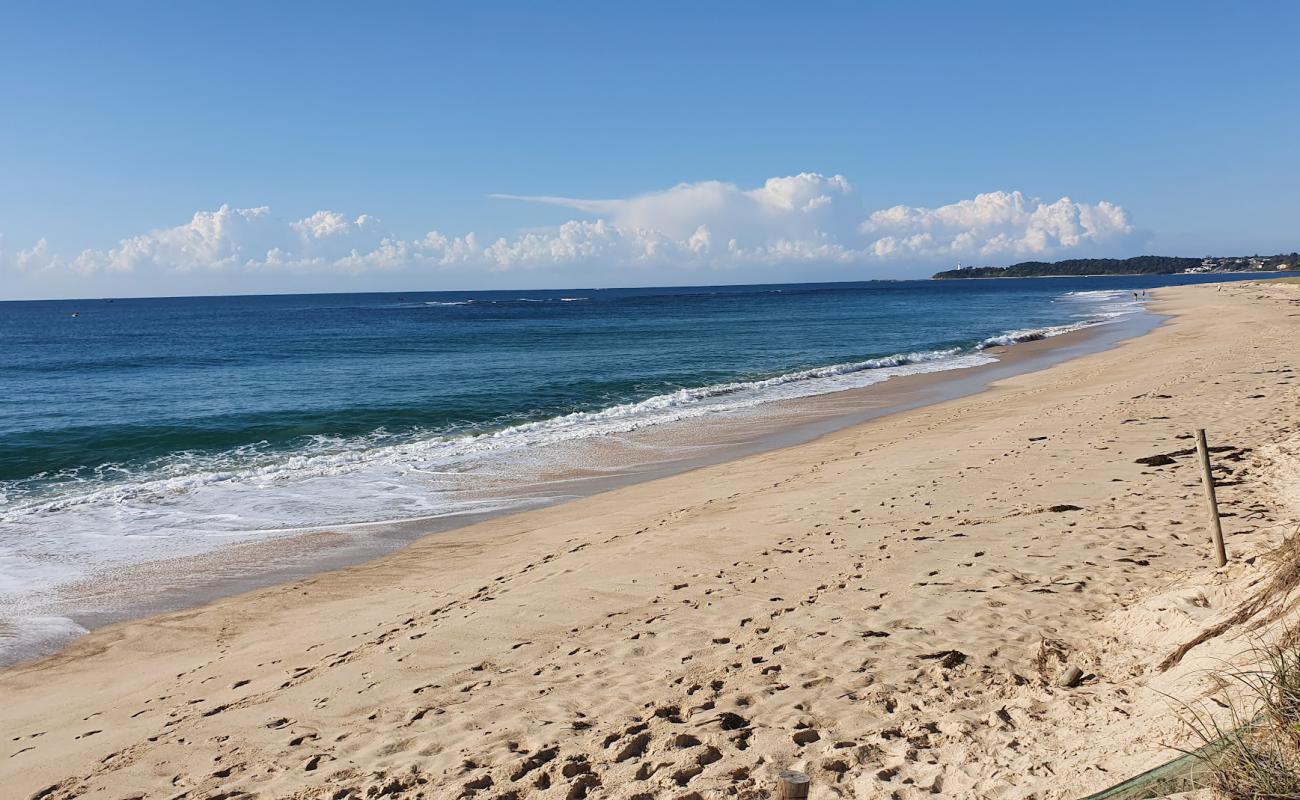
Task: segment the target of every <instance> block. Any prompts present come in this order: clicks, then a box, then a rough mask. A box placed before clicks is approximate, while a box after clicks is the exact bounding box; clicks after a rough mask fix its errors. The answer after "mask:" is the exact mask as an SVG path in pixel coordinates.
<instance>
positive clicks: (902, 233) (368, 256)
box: [0, 173, 1135, 295]
mask: <svg viewBox="0 0 1300 800" xmlns="http://www.w3.org/2000/svg"><path fill="white" fill-rule="evenodd" d="M495 196H496V197H499V198H502V199H507V200H517V201H527V202H536V203H545V204H550V205H556V206H562V207H565V208H569V209H572V210H573V211H574V212H575V217H576V218H575V219H572V220H570V221H568V222H565V223H564V224H562V225H559V226H555V227H552V228H546V229H542V230H533V231H530V232H524V233H519V234H516V235H513V236H506V237H500V238H496V239H493V240H488V239H483V238H482V237H480V236H479V235H476V234H475V233H472V232H471V233H465V234H460V235H453V234H447V233H443V232H440V231H438V230H431V231H429V232H427V233H424V234H423V235H420V236H417V237H402V236H399V235H396V234H394V233H392V232H390V231H388V230H386V229H385V227H384V225H383V224H382V222H381V221H380V220H379V219H378V218H376V217H374V216H371V215H369V214H359V215H356V216H353V215H348V214H343V213H340V212H338V211H331V210H321V211H317V212H315V213H313V214H310V215H308V216H306V217H303V218H300V219H292V218H290V219H284V218H282V217H279V216H277V215H275V214H273V213H272V211H271V209H269V208H266V207H257V208H232V207H229V206H222V207H221V208H218V209H216V210H215V211H200V212H197V213H195V214H194V215H193V216H192V217H191V218H190V219H189V221H188V222H185V223H183V224H180V225H176V226H174V227H170V228H162V229H158V230H154V231H150V232H147V233H143V234H138V235H134V236H130V237H127V238H124V239H122V240H120V241H119V242H118V243H117V244H116V245H114V246H110V247H107V248H103V249H87V250H84V251H82V252H80V253H75V254H71V255H65V254H62V253H59V252H58V251H57V250H56V249H55V248H54V247H53V246H52V245H51V244H50V243H49V242H47V241H46V240H44V239H40V240H38V241H37V242H36V244H34V245H32V246H31V247H28V248H26V249H20V250H17V251H6V250H5V249H4V240H3V239H0V278H5V276H8V278H6V282H12V281H13V280H14V279H16V278H17V277H22V278H23V279H24V280H25V281H26V283H27V284H29V285H31V286H37V285H39V284H41V282H42V281H49V282H51V283H54V282H55V278H56V277H57V276H64V277H65V278H69V280H71V277H69V276H75V277H80V278H93V277H98V278H99V279H101V280H102V281H108V280H109V279H110V278H111V277H112V276H128V275H133V276H137V277H139V276H154V278H155V279H156V282H157V283H159V284H160V285H163V286H168V283H167V282H168V281H171V282H173V283H175V284H177V290H178V291H179V290H183V289H184V284H185V277H186V276H195V275H220V276H223V280H226V281H227V283H228V284H229V285H235V284H238V283H239V281H240V280H241V278H240V276H252V277H249V278H248V281H249V283H250V288H256V286H257V285H260V284H257V280H256V276H266V275H275V276H279V277H278V280H280V281H281V283H278V284H276V285H277V286H282V285H292V281H291V280H290V279H291V278H292V276H303V275H310V276H316V277H317V278H320V277H321V276H331V275H332V276H346V275H364V274H369V273H383V274H393V273H410V275H411V276H412V277H411V280H415V279H417V278H419V277H420V276H430V277H429V280H428V281H424V282H423V285H429V284H430V282H432V283H433V286H432V288H436V276H438V275H440V274H447V273H455V274H457V275H459V276H461V277H462V280H461V281H460V282H461V283H462V284H464V283H466V282H472V275H474V274H480V275H486V274H493V273H501V272H512V271H520V270H528V271H550V272H553V273H554V277H555V280H557V281H559V282H561V283H563V282H566V281H569V282H571V281H577V280H583V281H586V280H591V281H593V282H600V283H602V285H605V282H604V281H602V280H598V279H599V278H600V276H602V275H604V276H608V275H609V274H611V273H614V272H617V271H619V270H624V271H626V270H629V269H631V270H637V269H641V270H643V271H645V270H658V271H659V272H658V273H655V274H656V275H658V276H663V275H665V274H667V275H676V276H681V275H682V273H683V271H689V270H719V269H729V270H734V271H737V274H736V275H735V278H736V279H738V280H744V279H746V276H745V275H744V274H741V272H742V271H743V270H744V269H745V268H746V267H753V268H755V269H758V270H760V272H757V273H755V274H761V275H762V276H763V277H783V278H785V279H792V280H797V279H799V278H800V277H802V273H801V272H800V269H802V268H801V267H800V265H811V264H816V265H820V266H821V267H823V268H825V269H823V270H822V271H821V272H819V273H817V274H818V277H820V278H827V277H834V273H833V272H829V273H828V272H826V271H825V270H826V269H835V268H839V269H846V268H848V267H852V268H854V271H853V272H852V273H847V272H846V274H845V275H844V276H845V277H854V278H858V277H863V276H864V274H869V273H866V272H864V271H865V270H871V269H874V270H876V271H877V274H881V273H882V272H883V271H884V270H885V269H886V268H898V267H899V266H900V265H902V266H905V265H914V266H917V267H919V266H934V265H945V266H946V265H948V264H950V263H951V262H952V261H954V260H958V259H960V260H966V261H979V262H981V263H999V262H1008V261H1014V260H1024V259H1026V258H1036V259H1037V258H1051V257H1065V256H1068V255H1074V254H1077V255H1100V254H1115V253H1116V252H1117V251H1119V250H1120V249H1121V248H1123V247H1125V246H1129V245H1132V244H1133V238H1134V236H1135V229H1134V227H1133V225H1132V224H1131V222H1130V221H1129V218H1128V214H1127V213H1126V212H1125V211H1124V209H1122V208H1121V207H1119V206H1117V205H1115V204H1113V203H1110V202H1107V201H1101V202H1097V203H1091V204H1090V203H1079V202H1076V201H1074V200H1071V199H1070V198H1068V197H1062V198H1060V199H1058V200H1055V201H1052V202H1043V201H1041V200H1038V199H1035V198H1030V197H1026V196H1025V195H1023V194H1021V193H1020V192H1014V191H1013V192H1004V191H997V192H989V193H986V194H980V195H977V196H976V197H974V198H971V199H967V200H960V201H958V202H954V203H950V204H947V205H940V206H935V207H932V208H924V207H913V206H905V205H898V206H893V207H891V208H885V209H881V210H878V211H868V210H867V209H865V208H864V207H863V204H862V202H861V199H860V198H859V197H858V195H857V193H856V192H855V191H854V189H853V187H852V185H850V183H849V181H848V180H847V179H846V178H844V177H843V176H841V175H821V174H817V173H800V174H798V175H789V176H785V177H775V178H769V179H768V180H766V181H764V182H763V184H762V185H760V186H757V187H754V188H748V189H746V188H741V187H739V186H737V185H735V184H733V183H726V182H721V181H702V182H697V183H683V184H678V185H677V186H673V187H671V188H669V189H664V190H661V191H655V192H648V193H645V194H640V195H636V196H633V197H627V198H616V199H596V200H590V199H579V198H567V197H554V196H517V195H495ZM665 270H667V272H666V273H665V272H664V271H665ZM761 270H766V271H761ZM780 270H787V271H786V272H780ZM645 274H646V275H649V274H650V273H649V272H646V273H645ZM893 274H897V273H893ZM636 279H637V278H636V277H628V278H624V280H628V281H632V280H636ZM322 280H323V278H322ZM284 281H289V283H288V284H285V283H284ZM65 282H66V281H65ZM532 282H533V283H536V281H532ZM205 285H206V284H205ZM223 285H227V284H223ZM312 285H313V286H316V284H312ZM322 285H324V284H322ZM330 285H332V284H330ZM340 288H346V286H345V285H344V286H340ZM3 294H4V287H3V283H0V295H3Z"/></svg>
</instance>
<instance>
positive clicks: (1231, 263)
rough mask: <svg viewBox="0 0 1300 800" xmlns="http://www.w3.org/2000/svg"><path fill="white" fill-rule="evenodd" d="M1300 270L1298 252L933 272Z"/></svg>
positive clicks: (941, 275)
mask: <svg viewBox="0 0 1300 800" xmlns="http://www.w3.org/2000/svg"><path fill="white" fill-rule="evenodd" d="M1278 269H1300V254H1296V253H1291V254H1289V255H1288V254H1285V253H1283V254H1279V255H1275V256H1240V257H1208V258H1203V259H1201V258H1183V257H1180V256H1135V257H1133V258H1070V259H1066V260H1064V261H1056V262H1049V261H1022V262H1020V263H1018V264H1012V265H1011V266H1009V267H960V268H958V269H950V270H944V271H943V272H936V273H935V274H934V276H933V277H934V278H935V279H936V280H951V279H954V278H1045V277H1059V276H1068V275H1175V274H1177V273H1180V272H1265V271H1271V270H1278Z"/></svg>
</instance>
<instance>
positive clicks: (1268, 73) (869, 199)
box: [0, 0, 1300, 299]
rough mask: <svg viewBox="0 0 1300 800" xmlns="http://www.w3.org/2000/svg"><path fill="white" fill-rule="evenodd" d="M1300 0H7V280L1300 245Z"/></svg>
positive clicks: (317, 275)
mask: <svg viewBox="0 0 1300 800" xmlns="http://www.w3.org/2000/svg"><path fill="white" fill-rule="evenodd" d="M1296 30H1300V3H1294V2H1289V1H1288V2H1272V3H1252V2H1240V3H1237V2H1234V3H1223V2H1205V3H1202V2H1180V3H1156V2H1125V3H1110V2H1105V1H1104V0H1090V2H1088V3H1086V4H1082V3H1078V4H1065V3H1044V2H1024V3H1018V2H987V3H964V2H962V3H958V2H953V3H940V2H920V1H918V2H907V3H904V2H876V3H868V2H855V3H834V2H827V3H816V4H811V3H799V4H796V3H781V4H777V3H770V4H768V3H756V2H749V3H725V2H717V3H698V2H695V3H676V2H657V3H653V4H633V3H609V2H592V3H571V2H551V3H524V2H518V3H504V2H474V3H469V2H460V3H413V2H412V3H401V2H387V3H385V2H376V3H366V4H362V3H332V2H312V3H294V2H277V3H265V2H255V3H254V2H247V3H246V2H231V1H227V2H222V3H191V2H161V0H159V1H158V2H146V1H145V0H134V1H133V2H117V3H106V2H75V1H74V0H68V1H67V2H48V1H47V0H35V1H33V2H25V1H24V0H3V2H0V299H32V298H54V297H100V296H102V297H108V296H158V295H189V294H241V293H263V292H320V291H420V290H440V289H448V290H453V289H490V288H542V287H556V288H578V287H593V286H633V285H665V284H674V285H686V284H723V283H755V282H770V281H822V280H864V279H873V278H911V277H924V276H927V275H929V274H930V273H932V272H933V271H935V270H936V269H940V268H949V267H951V266H953V265H955V264H956V263H959V262H960V263H964V264H980V265H983V264H1008V263H1014V262H1017V261H1024V260H1054V259H1059V258H1070V257H1083V256H1130V255H1138V254H1142V253H1157V254H1163V255H1190V256H1202V255H1209V254H1215V255H1238V254H1253V253H1276V252H1290V251H1293V250H1296V249H1300V225H1297V223H1298V222H1300V192H1298V191H1297V186H1298V185H1300V181H1297V178H1298V177H1300V147H1297V145H1296V142H1297V141H1298V140H1300V134H1297V133H1296V132H1297V130H1300V48H1297V45H1296V38H1295V36H1294V32H1295V31H1296Z"/></svg>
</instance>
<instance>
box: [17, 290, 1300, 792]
mask: <svg viewBox="0 0 1300 800" xmlns="http://www.w3.org/2000/svg"><path fill="white" fill-rule="evenodd" d="M1158 296H1159V302H1158V304H1157V307H1158V310H1160V311H1162V312H1165V313H1169V314H1172V315H1173V316H1172V318H1171V320H1170V321H1169V322H1168V323H1167V324H1165V325H1164V326H1162V327H1161V328H1159V329H1158V330H1156V331H1154V332H1153V333H1150V334H1148V335H1146V336H1143V337H1141V338H1139V339H1136V340H1133V341H1130V342H1127V343H1125V344H1123V345H1121V346H1119V347H1117V348H1115V349H1113V350H1109V351H1107V352H1104V353H1100V354H1096V355H1092V356H1087V357H1084V358H1081V359H1077V360H1074V361H1070V362H1067V363H1065V364H1062V365H1058V366H1056V367H1053V368H1051V369H1049V370H1046V371H1042V372H1038V373H1033V374H1029V375H1023V376H1020V377H1016V378H1012V379H1009V380H1005V381H1001V382H999V383H998V384H996V385H994V386H993V387H991V388H990V389H989V390H987V391H985V392H983V393H981V394H978V395H976V396H973V397H969V398H964V399H960V400H955V401H951V402H948V403H944V404H940V405H936V406H931V407H927V408H923V409H919V410H916V411H911V412H907V413H902V414H897V415H893V416H890V417H887V418H884V419H881V420H877V421H874V422H871V423H868V424H866V425H862V426H859V427H856V428H852V429H849V430H845V431H841V432H839V433H836V434H832V435H829V436H827V437H824V438H822V439H819V440H817V441H815V442H812V443H810V444H806V445H801V446H798V447H793V448H789V449H786V450H780V451H776V452H771V453H767V454H763V455H758V456H752V457H748V458H745V459H742V460H739V461H735V462H731V463H727V464H723V465H719V466H717V467H710V468H706V469H702V470H698V471H695V472H690V473H686V474H683V475H679V476H676V477H670V478H666V479H662V480H658V481H654V482H651V483H646V484H642V485H638V486H632V487H628V488H624V489H619V490H616V491H612V492H608V493H605V494H602V495H598V496H595V497H592V498H588V499H584V500H578V501H575V502H572V503H569V504H565V505H562V506H557V507H554V508H549V509H544V510H540V511H534V512H529V513H525V514H521V515H517V516H513V517H507V518H503V519H500V520H496V521H492V522H489V523H485V524H481V525H478V526H475V527H472V528H467V529H463V530H461V531H457V532H454V533H450V534H441V535H438V536H434V537H430V538H427V539H424V540H421V541H419V542H418V543H416V544H414V545H412V546H410V547H409V548H407V549H406V550H404V551H402V552H400V553H398V554H396V555H394V556H391V557H387V558H384V559H381V560H379V561H375V562H372V563H370V564H366V565H363V566H360V567H356V568H352V569H347V570H343V571H340V572H335V573H330V574H326V575H322V576H319V577H317V578H314V579H311V580H305V581H300V582H298V583H295V584H292V585H287V586H281V587H277V588H273V589H268V590H263V591H258V592H255V593H251V594H247V595H243V596H239V597H235V598H232V599H229V600H224V601H220V602H216V603H212V604H210V605H207V606H205V607H202V608H198V609H194V610H191V611H185V612H179V613H172V614H167V615H163V616H159V617H155V618H152V619H148V620H143V621H138V622H131V623H125V624H121V625H116V626H113V627H110V628H106V629H103V630H100V631H98V632H95V633H93V634H91V635H90V636H87V637H85V638H84V639H82V640H80V641H78V642H77V643H75V644H74V645H73V646H71V647H69V648H68V649H67V650H66V651H64V652H63V653H61V654H59V655H57V656H54V657H51V658H47V659H45V660H43V661H40V662H36V663H32V664H28V665H22V666H18V667H14V668H11V669H9V670H7V671H5V672H3V673H0V698H3V702H0V731H3V734H4V739H3V742H4V745H5V747H4V749H3V750H0V786H3V787H6V788H5V789H4V790H3V792H0V793H3V794H4V796H6V797H9V796H12V797H20V798H25V797H39V798H47V799H48V800H55V799H56V798H72V797H105V798H113V799H114V800H126V798H237V797H293V798H348V797H356V798H363V797H381V796H382V797H393V798H416V797H426V798H443V797H447V798H456V797H468V798H483V799H484V800H487V799H489V798H491V799H494V800H508V799H509V798H514V799H515V800H522V799H523V798H582V797H590V798H603V797H610V798H657V797H666V798H708V797H741V798H758V797H766V796H768V792H770V791H771V790H772V788H773V786H774V778H775V774H776V772H777V771H778V770H779V769H783V768H787V767H795V768H798V769H803V770H805V771H807V772H808V773H809V774H810V775H811V776H812V778H813V781H814V788H813V794H812V796H813V797H862V798H876V797H897V798H919V797H933V796H942V797H1006V798H1069V797H1078V796H1081V795H1083V794H1085V793H1086V792H1088V791H1090V790H1095V789H1099V788H1102V787H1104V786H1106V785H1109V784H1111V783H1114V782H1117V781H1119V780H1121V779H1123V778H1125V777H1127V776H1128V775H1129V774H1131V773H1133V772H1136V771H1139V770H1141V769H1143V768H1146V767H1149V766H1153V765H1155V764H1157V763H1160V762H1161V761H1162V760H1166V759H1168V758H1169V757H1170V756H1171V753H1170V751H1169V750H1168V749H1167V746H1168V745H1169V744H1173V743H1177V742H1178V741H1179V740H1180V739H1181V737H1183V733H1182V731H1181V729H1180V727H1179V726H1178V724H1177V723H1176V721H1175V720H1174V718H1173V716H1172V715H1171V713H1170V708H1169V702H1168V701H1167V700H1166V699H1165V698H1164V696H1163V695H1162V694H1161V692H1170V693H1173V694H1175V695H1178V696H1188V697H1196V696H1200V695H1202V694H1203V693H1204V691H1205V690H1206V686H1205V685H1204V679H1203V676H1202V674H1201V673H1200V672H1199V670H1200V669H1202V668H1203V667H1205V666H1206V665H1207V664H1209V663H1212V662H1213V659H1216V658H1220V657H1224V656H1227V655H1231V654H1232V653H1235V652H1238V651H1239V650H1240V649H1241V648H1242V647H1243V646H1244V640H1242V639H1240V638H1233V636H1232V635H1231V634H1230V635H1227V636H1224V637H1219V638H1217V639H1215V640H1213V641H1211V642H1208V643H1206V644H1205V645H1203V646H1201V647H1198V648H1196V649H1194V650H1192V651H1191V652H1190V653H1189V654H1188V656H1187V657H1186V658H1184V659H1183V660H1182V661H1181V662H1180V663H1179V664H1178V665H1177V666H1176V667H1175V668H1173V669H1172V670H1170V671H1167V672H1160V671H1158V670H1157V668H1156V665H1157V664H1158V663H1159V662H1160V661H1161V660H1162V659H1164V658H1165V657H1166V656H1167V655H1168V654H1169V652H1170V651H1172V650H1173V649H1175V648H1177V647H1178V646H1179V645H1180V644H1182V643H1183V642H1185V641H1187V640H1188V639H1190V638H1191V637H1192V636H1194V635H1195V634H1196V633H1198V632H1199V631H1201V630H1202V629H1204V628H1205V627H1207V626H1208V625H1209V624H1211V623H1212V622H1213V621H1214V620H1216V619H1218V618H1220V617H1221V616H1222V615H1223V614H1225V613H1227V612H1228V611H1230V610H1231V609H1232V608H1233V607H1234V605H1235V603H1236V602H1239V601H1240V600H1241V599H1244V593H1245V591H1246V587H1249V586H1250V585H1252V584H1253V583H1255V582H1257V581H1259V580H1260V579H1261V577H1262V576H1263V574H1264V570H1265V569H1266V562H1265V560H1263V559H1258V558H1254V559H1252V558H1251V556H1254V555H1257V554H1259V553H1261V552H1263V551H1264V550H1265V549H1267V548H1269V547H1271V546H1273V545H1275V544H1276V543H1277V542H1278V541H1280V539H1281V538H1282V536H1283V535H1284V534H1285V533H1287V532H1289V528H1290V527H1291V526H1292V525H1293V524H1294V521H1295V520H1296V519H1297V517H1298V512H1297V508H1296V505H1295V503H1296V502H1297V500H1300V498H1297V496H1296V495H1297V491H1296V489H1295V488H1294V487H1295V485H1296V484H1295V481H1294V478H1295V477H1296V476H1297V475H1300V429H1297V427H1296V424H1295V423H1294V422H1293V420H1294V414H1295V410H1296V403H1297V400H1298V399H1300V389H1298V387H1297V385H1296V384H1295V377H1296V376H1297V374H1300V373H1297V372H1295V371H1294V370H1300V349H1298V348H1297V347H1296V344H1295V342H1296V332H1297V318H1298V317H1300V287H1294V286H1286V285H1280V284H1274V285H1247V284H1229V285H1223V286H1221V287H1219V286H1213V285H1208V286H1200V287H1186V288H1179V289H1167V290H1161V291H1160V292H1159V293H1158ZM1194 427H1206V428H1207V429H1209V431H1210V436H1211V439H1212V443H1213V444H1216V445H1220V446H1226V447H1229V448H1231V449H1228V450H1224V451H1222V452H1220V453H1218V454H1216V459H1217V463H1218V464H1220V466H1221V467H1222V471H1221V476H1220V477H1221V480H1222V481H1223V483H1224V485H1223V487H1222V488H1221V489H1220V499H1221V502H1222V504H1223V507H1224V511H1225V513H1227V514H1229V515H1231V516H1228V517H1226V518H1225V528H1226V531H1227V533H1228V534H1229V536H1228V548H1229V552H1230V556H1231V557H1232V563H1231V564H1230V566H1229V567H1228V568H1226V569H1225V570H1221V571H1216V570H1214V569H1213V568H1212V562H1211V550H1210V548H1209V545H1208V542H1207V538H1208V534H1207V528H1206V526H1205V524H1204V511H1203V507H1202V501H1201V495H1200V491H1201V490H1200V486H1199V483H1198V473H1197V467H1196V465H1195V462H1194V461H1193V459H1192V458H1189V457H1188V456H1186V455H1181V454H1178V453H1179V451H1182V450H1184V449H1186V448H1188V447H1189V446H1190V440H1189V439H1187V438H1186V437H1187V435H1188V434H1189V433H1190V432H1191V430H1192V429H1193V428H1194ZM1157 454H1173V455H1170V460H1171V462H1172V463H1165V464H1163V465H1148V464H1143V463H1137V459H1139V458H1144V457H1148V456H1152V455H1157ZM1157 461H1159V460H1157ZM1066 664H1076V665H1078V666H1080V667H1082V668H1083V670H1084V672H1085V673H1087V677H1086V678H1085V680H1084V682H1083V684H1082V685H1080V686H1079V687H1077V688H1074V689H1061V688H1058V687H1056V686H1055V685H1054V680H1055V678H1056V676H1057V674H1058V673H1059V672H1060V670H1061V669H1062V668H1063V667H1064V666H1065V665H1066Z"/></svg>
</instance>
